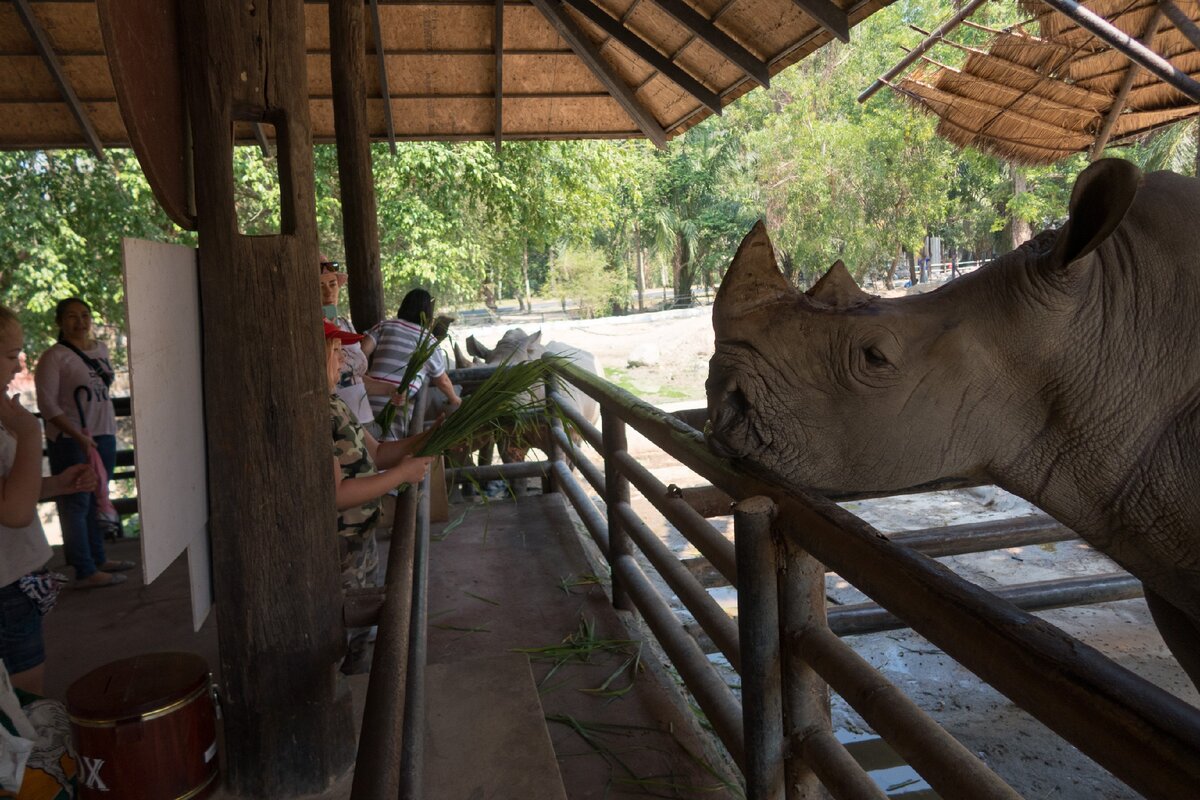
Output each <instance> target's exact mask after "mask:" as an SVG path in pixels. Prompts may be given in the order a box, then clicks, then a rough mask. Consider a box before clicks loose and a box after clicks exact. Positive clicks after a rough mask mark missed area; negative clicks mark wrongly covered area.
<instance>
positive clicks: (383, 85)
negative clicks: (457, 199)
mask: <svg viewBox="0 0 1200 800" xmlns="http://www.w3.org/2000/svg"><path fill="white" fill-rule="evenodd" d="M368 2H370V4H371V32H372V33H373V34H374V37H375V57H376V58H377V59H378V60H379V96H380V97H382V98H383V118H384V120H385V121H386V123H387V135H388V148H389V149H390V150H391V151H392V155H396V124H395V122H393V121H392V98H391V97H390V96H389V94H388V75H387V59H386V57H385V56H384V51H383V30H382V29H381V28H380V27H379V0H368Z"/></svg>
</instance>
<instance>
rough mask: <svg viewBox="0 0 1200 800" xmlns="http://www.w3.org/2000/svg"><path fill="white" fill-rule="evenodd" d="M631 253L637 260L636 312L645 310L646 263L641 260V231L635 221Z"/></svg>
mask: <svg viewBox="0 0 1200 800" xmlns="http://www.w3.org/2000/svg"><path fill="white" fill-rule="evenodd" d="M633 251H634V253H636V256H635V257H636V258H637V295H638V311H645V310H646V262H645V259H643V258H642V229H641V228H640V227H639V226H638V223H637V221H636V220H634V223H633Z"/></svg>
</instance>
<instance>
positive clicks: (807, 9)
mask: <svg viewBox="0 0 1200 800" xmlns="http://www.w3.org/2000/svg"><path fill="white" fill-rule="evenodd" d="M792 2H793V3H795V4H796V5H797V6H799V7H800V10H801V11H803V12H804V13H805V14H808V15H809V16H810V17H812V18H813V21H815V22H816V23H817V24H818V25H820V26H821V27H822V28H824V29H825V30H827V31H829V32H830V33H832V34H833V35H834V36H836V37H837V38H839V39H841V40H842V41H843V42H849V41H850V18H849V16H848V15H847V14H846V12H845V11H842V10H841V9H840V8H838V7H837V6H835V5H834V4H833V3H831V2H829V0H792Z"/></svg>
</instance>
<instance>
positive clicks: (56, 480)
mask: <svg viewBox="0 0 1200 800" xmlns="http://www.w3.org/2000/svg"><path fill="white" fill-rule="evenodd" d="M98 482H99V481H98V480H97V478H96V471H95V470H93V469H92V465H91V464H72V465H71V466H69V467H67V468H66V469H65V470H63V471H62V472H60V473H58V474H57V475H51V476H50V477H49V478H42V495H43V496H44V497H57V496H58V495H60V494H75V493H77V492H91V491H95V489H96V484H97V483H98Z"/></svg>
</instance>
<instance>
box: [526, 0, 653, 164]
mask: <svg viewBox="0 0 1200 800" xmlns="http://www.w3.org/2000/svg"><path fill="white" fill-rule="evenodd" d="M531 2H532V3H533V5H534V6H536V7H537V10H538V11H540V12H541V13H542V15H543V16H544V17H545V18H546V19H547V20H548V21H549V22H550V24H551V25H553V26H554V28H555V29H556V30H557V31H558V34H559V36H561V37H562V38H563V41H565V42H566V43H567V45H568V46H569V47H570V48H571V49H572V50H574V51H575V54H576V55H577V56H579V59H580V60H581V61H583V63H585V64H587V66H588V69H590V70H591V71H592V74H594V75H595V76H596V78H597V80H599V81H600V82H601V83H602V84H604V88H605V89H607V90H608V93H609V94H610V95H612V98H613V99H614V100H616V101H617V103H618V104H619V105H620V106H621V108H623V109H624V110H625V113H627V114H629V116H630V118H631V119H632V120H633V123H634V124H635V125H637V127H638V130H640V131H641V132H642V133H644V134H645V135H646V138H647V139H649V140H650V141H652V142H654V144H655V145H656V146H658V147H660V148H665V147H666V146H667V134H666V132H665V131H664V130H663V129H662V125H661V124H659V122H658V120H657V119H655V117H654V115H653V114H651V113H650V112H649V111H648V110H647V109H646V107H645V106H643V105H642V103H641V102H640V101H639V100H638V99H637V97H635V96H634V93H633V90H632V89H630V88H629V86H628V85H627V84H626V83H625V82H624V81H623V80H621V76H620V75H618V74H617V72H616V70H614V69H613V68H612V66H611V65H610V64H609V63H608V62H607V61H605V60H604V57H603V56H601V55H600V51H599V50H598V49H597V48H596V45H595V44H594V43H593V42H592V40H591V39H590V38H588V35H587V34H586V33H584V32H583V31H582V30H580V29H579V26H578V25H576V24H575V21H574V20H573V19H571V18H570V17H569V16H568V15H567V13H566V11H565V10H564V9H563V7H562V4H561V3H559V2H556V0H531Z"/></svg>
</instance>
